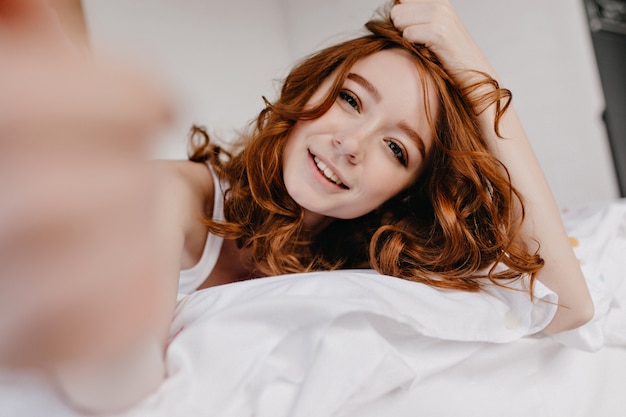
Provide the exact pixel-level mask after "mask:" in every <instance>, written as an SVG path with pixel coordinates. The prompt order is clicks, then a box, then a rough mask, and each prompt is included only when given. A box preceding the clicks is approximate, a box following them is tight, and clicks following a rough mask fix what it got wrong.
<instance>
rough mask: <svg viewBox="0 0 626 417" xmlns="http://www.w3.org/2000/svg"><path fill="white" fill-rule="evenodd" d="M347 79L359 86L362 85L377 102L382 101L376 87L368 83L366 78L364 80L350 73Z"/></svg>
mask: <svg viewBox="0 0 626 417" xmlns="http://www.w3.org/2000/svg"><path fill="white" fill-rule="evenodd" d="M347 78H348V79H349V80H352V81H354V82H355V83H357V84H360V85H361V87H363V88H365V89H366V90H367V91H368V92H369V93H370V94H371V95H373V96H374V98H375V99H376V100H380V93H379V92H378V90H377V89H376V87H374V85H372V83H370V82H369V81H367V80H366V79H365V78H363V77H361V76H360V75H359V74H355V73H353V72H351V73H349V74H348V76H347Z"/></svg>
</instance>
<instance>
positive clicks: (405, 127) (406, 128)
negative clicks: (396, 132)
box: [398, 122, 426, 160]
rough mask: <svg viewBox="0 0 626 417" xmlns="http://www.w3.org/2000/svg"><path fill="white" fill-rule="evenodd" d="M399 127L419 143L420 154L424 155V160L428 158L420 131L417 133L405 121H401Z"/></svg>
mask: <svg viewBox="0 0 626 417" xmlns="http://www.w3.org/2000/svg"><path fill="white" fill-rule="evenodd" d="M398 127H400V129H401V130H402V131H403V132H404V133H405V134H406V135H407V136H408V137H409V138H411V140H413V142H415V144H416V145H417V149H419V151H420V154H421V155H422V160H426V146H425V145H424V141H423V140H422V137H421V136H420V134H419V133H417V132H416V131H415V130H414V129H413V128H412V127H411V126H409V125H408V124H406V123H405V122H400V124H398Z"/></svg>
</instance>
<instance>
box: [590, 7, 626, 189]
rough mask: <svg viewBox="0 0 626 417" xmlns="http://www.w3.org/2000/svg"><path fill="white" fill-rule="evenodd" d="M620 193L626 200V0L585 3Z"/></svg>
mask: <svg viewBox="0 0 626 417" xmlns="http://www.w3.org/2000/svg"><path fill="white" fill-rule="evenodd" d="M584 3H585V9H586V10H587V17H588V20H589V29H590V31H591V39H592V42H593V48H594V50H595V55H596V61H597V64H598V71H599V73H600V81H601V83H602V90H603V92H604V100H605V103H606V108H605V110H604V113H603V115H602V118H603V120H604V123H605V125H606V130H607V134H608V137H609V141H610V144H611V151H612V154H613V161H614V163H615V171H616V173H617V180H618V184H619V187H620V194H621V196H622V197H626V0H584Z"/></svg>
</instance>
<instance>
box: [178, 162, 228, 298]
mask: <svg viewBox="0 0 626 417" xmlns="http://www.w3.org/2000/svg"><path fill="white" fill-rule="evenodd" d="M209 169H210V170H211V174H212V176H213V184H214V188H215V192H214V195H213V220H224V190H225V189H226V188H227V184H226V183H223V182H220V181H219V179H218V178H217V174H216V173H215V171H214V170H213V167H212V166H211V165H209ZM223 241H224V239H222V238H221V237H219V236H215V235H214V234H212V233H208V234H207V238H206V242H205V243H204V249H203V251H202V256H201V257H200V260H199V261H198V263H197V264H195V265H194V266H192V267H191V268H189V269H183V270H181V271H180V274H179V281H178V293H179V294H191V293H192V292H194V291H195V290H196V289H198V287H199V286H200V285H201V284H202V283H203V282H204V280H206V279H207V277H208V276H209V275H210V274H211V271H213V268H214V267H215V264H216V263H217V258H218V257H219V256H220V250H221V248H222V242H223Z"/></svg>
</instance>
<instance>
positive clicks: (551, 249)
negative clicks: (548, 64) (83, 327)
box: [391, 0, 593, 333]
mask: <svg viewBox="0 0 626 417" xmlns="http://www.w3.org/2000/svg"><path fill="white" fill-rule="evenodd" d="M391 17H392V19H393V22H394V24H395V25H396V27H397V28H398V29H400V30H402V31H403V35H404V37H405V38H407V39H408V40H410V41H411V42H414V43H421V44H425V45H426V46H427V47H428V48H429V49H430V50H431V51H433V52H434V53H435V54H436V55H437V57H438V58H439V60H440V61H441V62H442V64H443V65H444V67H445V69H446V70H447V71H448V73H449V74H451V76H452V77H453V78H454V79H455V80H456V81H457V83H459V84H460V85H461V86H463V85H469V83H472V82H474V81H476V79H474V77H477V76H479V75H477V73H475V72H472V71H468V70H475V71H481V72H484V73H486V74H488V75H490V76H491V77H492V78H493V79H494V80H496V81H498V82H499V78H498V76H497V74H496V72H495V71H494V70H493V68H492V67H491V65H490V64H489V62H488V61H487V59H486V58H485V56H484V54H483V53H482V52H481V50H480V48H479V47H478V46H477V45H476V43H475V42H474V41H473V39H472V37H471V36H470V35H469V33H468V32H467V30H466V28H465V27H464V25H463V24H462V22H461V21H460V19H459V17H458V16H457V14H456V12H455V11H454V9H453V7H452V5H451V4H450V2H449V1H448V0H402V1H401V2H398V4H396V5H395V6H394V7H393V8H392V10H391ZM483 88H485V89H489V88H493V87H492V86H485V87H483ZM495 112H496V106H495V104H493V105H491V106H490V107H489V108H487V109H486V110H485V111H483V112H482V113H480V115H479V116H478V121H479V123H480V125H481V130H482V132H483V134H484V136H485V139H486V140H487V143H488V146H489V149H490V151H491V152H492V153H493V155H494V156H496V157H497V158H498V159H499V160H500V161H501V162H502V163H503V164H504V165H505V166H506V168H507V170H508V172H509V174H510V176H511V181H512V183H513V185H514V186H515V187H516V188H517V190H518V191H519V192H521V193H522V195H523V197H524V204H525V210H526V218H525V221H524V224H523V232H524V233H525V235H526V236H527V237H528V240H529V242H528V244H529V245H530V247H531V248H532V247H533V246H532V245H536V243H535V242H537V243H538V244H539V253H540V255H541V257H542V258H543V259H544V261H545V265H544V267H543V268H542V269H541V270H540V271H539V272H538V273H537V279H538V280H540V281H541V282H542V283H544V284H545V285H546V286H547V287H548V288H550V289H551V290H553V291H554V292H556V293H557V294H558V297H559V307H558V310H557V313H556V315H555V317H554V319H553V320H552V322H551V323H550V324H549V325H548V326H547V327H546V328H545V329H544V332H545V333H558V332H561V331H565V330H569V329H573V328H576V327H579V326H581V325H583V324H584V323H586V322H587V321H589V320H590V319H591V317H592V316H593V303H592V301H591V297H590V295H589V291H588V288H587V285H586V282H585V279H584V277H583V274H582V271H581V269H580V266H579V262H578V260H577V259H576V257H575V256H574V252H573V250H572V247H571V245H570V243H569V239H568V238H567V235H566V232H565V229H564V226H563V223H562V220H561V217H560V212H559V209H558V206H557V204H556V202H555V200H554V197H553V195H552V192H551V190H550V187H549V186H548V183H547V181H546V179H545V177H544V175H543V172H542V170H541V167H540V166H539V163H538V161H537V159H536V157H535V154H534V152H533V150H532V148H531V146H530V143H529V141H528V138H527V136H526V133H525V132H524V129H523V127H522V124H521V122H520V120H519V118H518V116H517V114H516V112H515V110H514V109H513V106H510V107H509V108H508V109H507V110H506V112H505V113H504V115H503V116H502V118H501V119H500V123H499V132H500V135H501V136H502V138H500V137H498V135H497V134H496V132H495V130H494V120H495Z"/></svg>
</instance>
